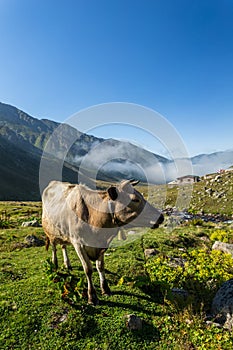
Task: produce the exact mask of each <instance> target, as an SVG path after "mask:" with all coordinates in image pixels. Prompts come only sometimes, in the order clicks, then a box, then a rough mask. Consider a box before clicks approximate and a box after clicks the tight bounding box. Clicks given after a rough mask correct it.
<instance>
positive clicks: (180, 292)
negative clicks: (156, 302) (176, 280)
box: [171, 288, 189, 299]
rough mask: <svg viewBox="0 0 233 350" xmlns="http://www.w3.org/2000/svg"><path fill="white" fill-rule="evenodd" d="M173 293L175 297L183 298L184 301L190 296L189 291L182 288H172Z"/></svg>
mask: <svg viewBox="0 0 233 350" xmlns="http://www.w3.org/2000/svg"><path fill="white" fill-rule="evenodd" d="M171 292H172V295H173V296H174V297H179V298H180V297H181V298H183V299H186V298H187V297H188V295H189V293H188V291H187V290H185V289H181V288H172V290H171Z"/></svg>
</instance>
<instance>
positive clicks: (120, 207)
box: [107, 180, 164, 228]
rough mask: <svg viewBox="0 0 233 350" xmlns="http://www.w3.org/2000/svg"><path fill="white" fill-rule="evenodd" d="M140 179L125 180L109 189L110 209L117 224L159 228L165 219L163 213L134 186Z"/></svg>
mask: <svg viewBox="0 0 233 350" xmlns="http://www.w3.org/2000/svg"><path fill="white" fill-rule="evenodd" d="M137 183H138V181H133V180H124V181H122V182H121V183H120V184H119V185H118V186H111V187H109V189H108V190H107V192H108V196H109V200H110V202H109V203H110V211H111V212H112V217H113V220H114V222H115V224H116V225H118V226H123V225H128V224H129V225H131V226H135V227H151V228H157V227H158V226H159V225H160V224H161V223H162V222H163V220H164V217H163V214H162V213H161V212H160V211H159V210H157V209H156V208H154V207H153V206H152V205H150V204H149V203H148V202H147V201H146V199H145V198H144V197H143V195H142V194H141V193H140V192H138V191H137V190H136V189H135V188H134V186H135V185H137Z"/></svg>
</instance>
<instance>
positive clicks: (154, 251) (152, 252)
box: [144, 248, 159, 258]
mask: <svg viewBox="0 0 233 350" xmlns="http://www.w3.org/2000/svg"><path fill="white" fill-rule="evenodd" d="M144 254H145V256H146V257H148V258H149V257H151V256H154V255H157V254H159V251H158V250H157V249H154V248H148V249H145V250H144Z"/></svg>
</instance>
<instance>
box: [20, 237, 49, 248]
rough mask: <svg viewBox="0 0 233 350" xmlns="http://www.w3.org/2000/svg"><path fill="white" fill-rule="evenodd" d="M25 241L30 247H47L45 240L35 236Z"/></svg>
mask: <svg viewBox="0 0 233 350" xmlns="http://www.w3.org/2000/svg"><path fill="white" fill-rule="evenodd" d="M25 241H26V243H27V246H28V247H42V246H44V245H45V242H44V241H43V239H40V238H38V237H36V236H34V235H30V236H27V237H26V238H25Z"/></svg>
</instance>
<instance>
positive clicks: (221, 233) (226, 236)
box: [210, 229, 233, 243]
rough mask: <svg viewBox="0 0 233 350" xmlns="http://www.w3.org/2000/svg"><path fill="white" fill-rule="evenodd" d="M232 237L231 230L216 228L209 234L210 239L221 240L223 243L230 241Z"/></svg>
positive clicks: (232, 232)
mask: <svg viewBox="0 0 233 350" xmlns="http://www.w3.org/2000/svg"><path fill="white" fill-rule="evenodd" d="M232 238H233V231H232V230H229V231H225V230H221V229H216V230H215V231H214V232H213V233H212V234H211V236H210V239H211V241H221V242H224V243H231V242H232Z"/></svg>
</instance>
